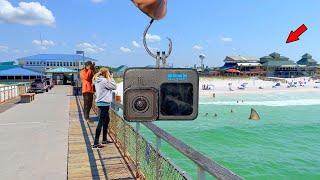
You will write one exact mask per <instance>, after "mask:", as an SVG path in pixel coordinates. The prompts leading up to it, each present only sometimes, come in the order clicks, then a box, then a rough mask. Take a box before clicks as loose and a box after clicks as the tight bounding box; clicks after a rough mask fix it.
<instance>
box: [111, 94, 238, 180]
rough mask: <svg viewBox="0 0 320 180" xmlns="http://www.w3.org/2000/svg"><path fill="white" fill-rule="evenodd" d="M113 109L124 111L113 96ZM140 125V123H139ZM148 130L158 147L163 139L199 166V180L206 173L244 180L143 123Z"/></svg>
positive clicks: (222, 177)
mask: <svg viewBox="0 0 320 180" xmlns="http://www.w3.org/2000/svg"><path fill="white" fill-rule="evenodd" d="M112 108H113V109H115V110H116V111H117V109H123V105H122V104H118V103H115V97H114V96H113V103H112ZM137 124H139V122H137ZM141 124H143V125H144V126H145V127H146V128H148V129H149V130H151V131H152V132H153V133H154V134H155V135H156V136H157V146H160V145H161V141H160V140H161V139H163V140H165V141H166V142H167V143H169V144H170V145H171V146H172V147H173V148H175V149H176V150H178V151H179V152H180V153H182V154H184V155H185V156H186V157H187V158H189V159H190V160H192V161H193V162H194V163H195V164H196V165H197V166H198V179H201V180H202V179H205V173H204V172H207V173H209V174H211V175H212V176H215V177H216V178H218V179H228V180H229V179H232V180H233V179H234V180H238V179H242V178H241V177H240V176H238V175H236V174H235V173H233V172H232V171H230V170H229V169H226V168H225V167H223V166H221V165H219V164H218V163H217V162H215V161H213V160H211V159H209V158H208V157H206V156H204V155H203V154H201V153H200V152H198V151H196V150H195V149H194V148H192V147H190V146H188V145H187V144H185V143H184V142H182V141H181V140H179V139H177V138H175V137H173V136H172V135H170V134H169V133H168V132H166V131H165V130H163V129H161V128H159V127H158V126H156V125H155V124H153V123H150V122H147V123H141ZM157 149H160V147H157Z"/></svg>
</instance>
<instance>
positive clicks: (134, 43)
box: [132, 41, 141, 48]
mask: <svg viewBox="0 0 320 180" xmlns="http://www.w3.org/2000/svg"><path fill="white" fill-rule="evenodd" d="M132 45H133V46H134V47H136V48H140V47H141V45H140V44H139V43H137V41H132Z"/></svg>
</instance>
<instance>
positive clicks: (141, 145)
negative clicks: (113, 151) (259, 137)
mask: <svg viewBox="0 0 320 180" xmlns="http://www.w3.org/2000/svg"><path fill="white" fill-rule="evenodd" d="M120 109H123V106H122V105H121V104H117V103H116V101H115V96H114V98H113V103H112V110H111V111H110V120H111V121H110V125H109V127H110V131H111V133H110V134H111V136H112V137H113V139H114V140H115V141H116V145H117V146H118V147H119V149H121V150H122V152H123V155H124V156H125V157H126V158H127V159H128V160H129V161H130V162H132V163H131V168H133V169H135V172H136V175H137V177H140V178H142V179H155V180H160V179H175V180H176V179H191V178H190V176H189V175H188V174H187V173H186V172H184V171H182V170H181V169H180V168H179V167H177V166H176V165H174V163H173V162H172V161H171V160H169V159H168V158H166V157H164V156H163V155H162V153H161V142H162V141H165V142H167V143H168V144H169V145H170V146H171V147H173V148H174V149H176V150H177V151H178V152H179V153H181V154H183V155H184V156H186V157H187V158H189V159H190V160H191V161H193V162H194V164H195V165H196V166H197V167H198V172H197V179H200V180H203V179H206V174H209V175H210V176H211V177H210V179H212V178H213V177H215V178H217V179H242V178H241V177H240V176H238V175H236V174H234V173H233V172H232V171H230V170H228V169H226V168H224V167H223V166H221V165H219V164H218V163H216V162H215V161H213V160H211V159H209V158H207V157H206V156H204V155H203V154H201V153H199V152H198V151H196V150H195V149H194V148H192V147H190V146H188V145H187V144H185V143H184V142H182V141H181V140H179V139H177V138H175V137H173V136H172V135H170V134H169V133H167V132H166V131H164V130H163V129H161V128H159V127H158V126H156V125H155V124H153V123H138V122H137V123H135V124H134V123H128V122H127V121H125V120H124V119H123V117H122V115H121V113H119V112H120V111H119V110H120ZM141 125H144V126H145V127H146V128H148V129H149V130H150V131H151V132H152V133H153V134H154V135H155V136H156V143H155V145H152V143H149V142H148V140H147V139H145V138H144V137H143V135H142V134H141V132H140V126H141ZM129 164H130V163H129ZM207 176H208V175H207Z"/></svg>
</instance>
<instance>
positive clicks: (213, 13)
mask: <svg viewBox="0 0 320 180" xmlns="http://www.w3.org/2000/svg"><path fill="white" fill-rule="evenodd" d="M34 1H36V0H34ZM4 2H5V3H6V6H8V3H10V5H11V6H12V7H13V8H15V9H14V10H12V8H11V9H10V12H9V15H8V12H5V13H3V12H1V9H4V8H3V7H2V8H1V6H4ZM19 2H26V3H25V4H24V5H23V4H22V5H21V4H19ZM30 2H31V1H16V0H12V1H8V0H0V34H1V36H0V61H5V60H14V59H16V58H18V57H23V56H28V55H33V54H38V53H74V52H75V51H76V50H78V49H85V50H86V54H87V55H88V56H90V57H93V58H96V59H98V60H99V63H100V64H104V65H111V66H117V65H121V64H127V65H129V66H145V65H150V64H154V63H155V62H154V60H153V59H152V58H151V57H149V56H148V55H147V53H146V52H145V50H144V49H143V48H142V47H136V46H141V45H142V33H143V30H144V28H145V26H146V25H147V23H148V22H149V19H148V18H147V17H146V16H145V15H144V14H143V13H141V12H140V11H139V10H138V9H136V7H135V6H134V5H133V4H132V3H131V2H130V0H64V1H62V0H40V1H36V2H39V3H40V4H41V8H42V9H41V11H38V10H39V6H37V5H35V4H32V5H34V6H36V7H38V9H37V8H36V10H35V12H34V13H30V12H29V13H30V14H29V16H28V17H23V15H20V14H19V13H16V12H18V11H21V10H25V11H27V13H28V7H29V8H30V6H28V5H30V4H29V3H30ZM186 2H187V3H186ZM319 8H320V1H318V0H308V1H292V0H291V1H289V0H281V1H279V0H265V1H261V0H242V1H239V0H224V1H222V0H220V1H215V0H197V1H190V2H189V1H185V2H184V3H182V1H181V0H168V14H167V16H166V17H165V18H164V19H163V20H161V21H157V22H156V23H155V24H154V25H153V27H152V28H151V31H150V34H151V37H150V42H149V46H150V47H153V48H159V49H164V50H165V49H166V48H167V41H166V37H170V38H172V40H173V53H172V56H171V57H170V58H169V60H168V62H169V63H170V64H172V63H173V64H174V65H175V66H182V67H184V66H187V65H189V66H190V65H193V64H195V63H198V64H199V59H198V55H199V54H200V53H204V54H205V55H206V56H207V58H206V60H205V63H206V64H207V65H209V66H220V65H222V64H223V62H222V61H223V59H224V57H225V56H226V55H250V56H256V57H261V56H264V55H267V54H270V53H272V52H274V51H277V52H280V53H281V54H283V55H285V56H288V57H290V58H291V59H292V60H295V61H296V60H299V58H300V57H301V56H302V55H303V54H304V53H306V52H309V53H311V54H312V55H313V56H314V58H315V59H316V60H320V46H319V42H320V21H319V17H320V16H319V15H320V11H319ZM15 10H17V11H15ZM48 12H49V13H48ZM10 13H16V16H15V17H14V18H12V16H11V14H10ZM37 13H38V14H37ZM50 13H51V14H50ZM17 14H18V15H17ZM32 18H35V19H32ZM303 23H304V24H306V25H307V26H308V28H309V30H308V31H307V32H306V33H305V34H304V35H302V37H301V39H300V41H298V42H296V43H291V44H286V43H285V41H286V39H287V36H288V34H289V32H290V31H291V30H295V29H296V28H298V27H299V26H300V25H301V24H303ZM40 37H41V38H40ZM159 39H161V40H160V41H159ZM40 40H42V41H40ZM133 41H136V43H133Z"/></svg>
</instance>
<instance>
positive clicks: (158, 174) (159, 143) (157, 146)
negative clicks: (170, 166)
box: [156, 136, 161, 180]
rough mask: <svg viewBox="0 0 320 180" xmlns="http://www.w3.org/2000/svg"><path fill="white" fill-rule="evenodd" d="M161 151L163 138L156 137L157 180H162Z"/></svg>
mask: <svg viewBox="0 0 320 180" xmlns="http://www.w3.org/2000/svg"><path fill="white" fill-rule="evenodd" d="M160 149H161V138H160V137H159V136H157V137H156V151H157V159H156V179H157V180H160V179H161V178H160V177H161V176H160V173H161V169H160Z"/></svg>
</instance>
